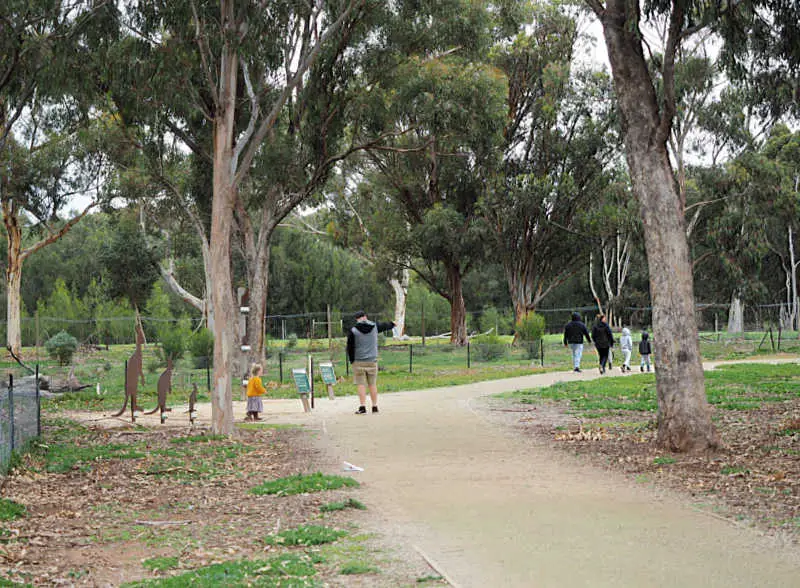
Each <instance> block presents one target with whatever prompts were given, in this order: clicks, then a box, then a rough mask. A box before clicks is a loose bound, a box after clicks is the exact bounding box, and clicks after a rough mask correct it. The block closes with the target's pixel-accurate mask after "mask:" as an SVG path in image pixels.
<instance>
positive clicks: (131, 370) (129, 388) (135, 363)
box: [113, 330, 145, 421]
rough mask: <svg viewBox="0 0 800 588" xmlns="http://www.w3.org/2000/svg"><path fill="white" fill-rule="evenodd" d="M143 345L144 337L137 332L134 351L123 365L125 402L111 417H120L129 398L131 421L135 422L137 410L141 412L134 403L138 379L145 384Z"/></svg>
mask: <svg viewBox="0 0 800 588" xmlns="http://www.w3.org/2000/svg"><path fill="white" fill-rule="evenodd" d="M143 344H144V337H143V336H142V334H141V333H140V332H139V331H138V330H137V332H136V351H134V352H133V355H131V357H130V359H128V361H127V362H126V363H125V402H124V403H123V405H122V408H121V409H119V412H117V413H115V414H114V415H113V416H115V417H118V416H121V415H122V413H123V412H125V409H126V408H127V407H128V399H129V398H130V401H131V420H132V421H135V420H136V416H135V413H136V411H137V410H141V408H140V407H139V405H138V404H137V403H136V388H137V387H138V385H139V377H141V379H142V385H144V384H145V381H144V370H143V369H142V345H143Z"/></svg>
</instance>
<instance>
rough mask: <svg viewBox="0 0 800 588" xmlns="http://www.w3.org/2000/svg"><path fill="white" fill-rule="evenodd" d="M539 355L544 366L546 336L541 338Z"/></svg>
mask: <svg viewBox="0 0 800 588" xmlns="http://www.w3.org/2000/svg"><path fill="white" fill-rule="evenodd" d="M539 357H540V358H541V360H540V363H541V365H542V367H544V338H542V339H539Z"/></svg>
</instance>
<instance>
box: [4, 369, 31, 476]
mask: <svg viewBox="0 0 800 588" xmlns="http://www.w3.org/2000/svg"><path fill="white" fill-rule="evenodd" d="M40 432H41V410H40V396H39V385H38V378H37V377H36V376H26V377H22V378H17V379H15V378H14V377H13V375H10V376H9V379H8V380H7V381H4V382H3V384H2V386H0V476H2V475H5V474H6V472H7V471H8V467H9V465H10V464H11V460H12V457H13V455H14V452H15V451H22V450H23V449H24V448H25V447H26V445H27V444H28V442H29V441H30V440H31V439H34V438H36V437H38V436H39V434H40Z"/></svg>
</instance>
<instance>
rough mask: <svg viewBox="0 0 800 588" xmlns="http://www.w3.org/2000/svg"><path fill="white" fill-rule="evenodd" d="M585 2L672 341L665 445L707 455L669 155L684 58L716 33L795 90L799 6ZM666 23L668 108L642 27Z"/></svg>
mask: <svg viewBox="0 0 800 588" xmlns="http://www.w3.org/2000/svg"><path fill="white" fill-rule="evenodd" d="M586 3H587V5H588V6H589V7H590V8H591V9H592V10H593V11H594V13H595V14H596V15H597V17H598V18H599V20H600V22H601V24H602V26H603V33H604V37H605V42H606V47H607V48H608V55H609V61H610V63H611V70H612V76H613V79H614V86H615V91H616V96H617V102H618V106H619V111H620V115H621V121H622V129H623V137H624V142H625V148H626V157H627V160H628V166H629V168H630V174H631V179H632V181H633V188H634V192H635V194H636V196H637V198H638V200H639V203H640V210H641V215H642V221H643V223H644V227H645V246H646V250H647V257H648V265H649V269H650V291H651V296H652V300H653V328H654V330H655V332H656V333H659V332H663V333H670V344H667V345H658V346H656V363H657V364H658V368H659V369H658V372H657V375H656V382H657V392H658V405H659V414H658V442H659V444H660V445H662V446H664V447H666V448H669V449H672V450H678V451H703V450H707V449H710V448H714V447H717V446H718V445H719V436H718V434H717V432H716V429H715V427H714V426H713V424H712V422H711V416H710V411H709V408H708V401H707V399H706V396H705V384H704V378H703V370H702V365H701V360H700V353H699V345H698V338H697V324H696V321H695V316H694V295H693V276H692V264H691V262H690V259H689V250H688V245H687V240H686V223H685V220H684V209H685V202H684V201H683V198H682V195H681V194H680V191H679V190H678V189H677V187H676V183H675V176H674V173H673V169H672V167H671V165H670V161H669V156H668V153H667V141H668V140H669V137H670V133H671V131H672V125H673V121H674V119H675V114H676V111H677V101H676V92H675V64H676V55H677V51H678V49H679V47H680V46H681V44H682V43H683V42H684V41H685V40H686V39H687V38H688V37H690V36H691V35H693V34H695V33H697V32H699V31H701V30H703V29H704V28H706V27H711V28H713V29H715V30H716V31H719V32H721V33H722V34H723V35H724V36H725V38H726V41H727V42H726V44H725V47H724V50H723V52H722V60H723V63H725V64H726V65H727V66H728V67H729V68H730V69H732V70H733V71H734V73H735V74H738V75H745V74H746V73H748V72H752V71H754V70H756V71H757V72H758V73H759V74H760V75H761V76H762V79H765V80H771V81H772V83H773V86H772V88H778V89H790V88H795V89H796V88H797V85H796V84H797V80H798V73H797V71H798V68H797V66H798V64H799V63H798V62H800V55H798V53H797V51H796V50H795V46H796V43H795V42H794V41H793V39H796V38H797V33H798V24H797V23H798V22H799V21H800V6H798V5H797V3H787V2H784V1H782V0H747V1H745V2H737V3H722V2H717V3H706V2H696V1H694V0H669V1H668V0H662V1H656V2H648V3H646V4H644V5H643V4H642V3H641V2H640V1H639V0H605V1H603V0H586ZM643 9H644V10H643ZM659 16H662V17H663V18H665V19H666V22H667V37H666V44H665V47H664V54H663V60H662V61H661V63H660V70H661V73H660V77H661V79H662V80H663V88H664V91H663V92H662V95H661V99H660V100H659V97H658V94H657V92H656V89H655V85H654V79H653V76H652V72H651V70H650V69H649V68H648V61H647V59H646V58H645V49H644V35H643V34H642V24H643V22H645V21H646V20H647V19H648V18H655V17H659ZM750 50H752V51H750ZM746 61H747V62H748V63H747V64H746V63H745V62H746ZM748 65H749V66H751V67H748ZM793 84H794V85H793ZM773 97H775V98H776V99H775V100H773V101H771V102H772V104H773V105H775V104H778V105H785V102H786V96H785V94H784V95H781V94H780V93H776V94H775V95H773ZM781 99H782V100H781ZM676 325H679V327H677V328H676ZM656 337H658V334H656Z"/></svg>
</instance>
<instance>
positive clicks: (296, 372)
mask: <svg viewBox="0 0 800 588" xmlns="http://www.w3.org/2000/svg"><path fill="white" fill-rule="evenodd" d="M292 378H293V379H294V383H295V385H296V386H297V393H298V394H299V395H300V400H301V401H302V402H303V412H311V406H310V404H309V403H308V395H309V393H310V392H311V382H309V380H308V374H307V373H306V370H305V369H304V368H296V369H293V370H292Z"/></svg>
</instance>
